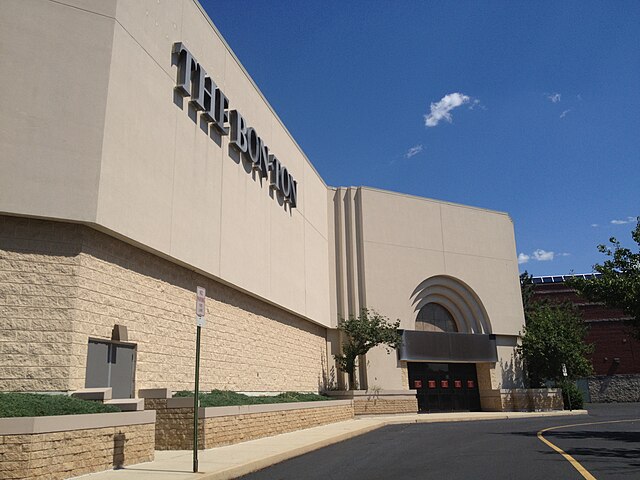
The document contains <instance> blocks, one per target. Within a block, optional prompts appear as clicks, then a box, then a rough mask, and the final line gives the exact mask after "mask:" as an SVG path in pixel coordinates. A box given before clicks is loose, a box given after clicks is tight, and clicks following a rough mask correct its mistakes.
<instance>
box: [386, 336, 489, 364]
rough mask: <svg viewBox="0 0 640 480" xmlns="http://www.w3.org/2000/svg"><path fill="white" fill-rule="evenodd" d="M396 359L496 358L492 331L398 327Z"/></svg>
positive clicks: (461, 360) (424, 360) (438, 360)
mask: <svg viewBox="0 0 640 480" xmlns="http://www.w3.org/2000/svg"><path fill="white" fill-rule="evenodd" d="M398 355H399V357H400V358H399V359H400V360H403V361H406V362H467V363H471V362H473V363H475V362H497V361H498V353H497V350H496V338H495V335H482V334H474V333H444V332H418V331H414V330H403V331H402V345H401V346H400V348H399V349H398Z"/></svg>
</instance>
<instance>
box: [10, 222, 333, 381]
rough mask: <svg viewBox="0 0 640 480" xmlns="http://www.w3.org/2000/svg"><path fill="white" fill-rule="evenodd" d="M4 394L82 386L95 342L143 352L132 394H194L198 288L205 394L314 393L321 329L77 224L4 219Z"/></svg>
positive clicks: (322, 360) (322, 347)
mask: <svg viewBox="0 0 640 480" xmlns="http://www.w3.org/2000/svg"><path fill="white" fill-rule="evenodd" d="M0 227H1V228H0V318H2V325H3V328H2V329H0V391H14V390H20V391H22V390H25V391H68V390H76V389H80V388H83V387H84V386H85V383H84V381H85V365H86V355H87V343H88V339H89V337H93V338H102V339H110V338H111V330H112V328H113V326H114V325H115V324H119V325H124V326H126V327H127V330H128V334H129V342H133V343H136V344H137V365H136V372H135V376H136V377H135V381H136V383H135V388H136V391H137V390H138V389H140V388H157V387H164V388H168V389H169V390H180V389H193V374H194V356H195V331H196V328H195V311H194V310H195V294H194V291H195V287H196V285H199V286H203V287H205V288H206V290H207V303H206V306H207V312H206V319H207V324H206V326H205V327H204V328H203V330H202V352H201V380H200V385H201V387H200V388H201V389H202V390H211V389H213V388H220V389H228V390H235V391H267V392H268V391H271V392H274V391H275V392H280V391H285V390H296V391H318V390H319V389H321V388H322V386H323V384H324V382H325V377H326V358H327V357H326V355H327V354H326V338H325V329H324V328H323V327H321V326H319V325H316V324H313V323H311V322H308V321H306V320H304V319H302V318H300V317H296V316H295V315H292V314H291V313H288V312H286V311H284V310H282V309H278V308H276V307H274V306H271V305H269V304H266V303H264V302H261V301H259V300H257V299H255V298H253V297H251V296H249V295H246V294H243V293H241V292H239V291H237V290H234V289H231V288H229V287H227V286H225V285H222V284H220V283H218V282H216V281H214V280H211V279H209V278H207V277H205V276H203V275H200V274H197V273H195V272H193V271H192V270H189V269H187V268H184V267H180V266H178V265H175V264H173V263H171V262H168V261H166V260H164V259H161V258H159V257H157V256H155V255H152V254H150V253H148V252H145V251H143V250H140V249H138V248H136V247H133V246H131V245H128V244H126V243H124V242H122V241H120V240H116V239H114V238H112V237H109V236H108V235H105V234H103V233H100V232H97V231H95V230H92V229H90V228H88V227H84V226H81V225H74V224H68V223H59V222H50V221H42V220H35V219H25V218H19V217H3V216H0Z"/></svg>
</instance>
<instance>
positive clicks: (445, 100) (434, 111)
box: [424, 92, 475, 127]
mask: <svg viewBox="0 0 640 480" xmlns="http://www.w3.org/2000/svg"><path fill="white" fill-rule="evenodd" d="M470 101H471V97H469V96H467V95H464V94H463V93H457V92H456V93H449V94H447V95H445V96H444V97H442V98H441V99H440V101H439V102H436V103H432V104H431V112H430V113H429V115H425V116H424V124H425V125H426V126H427V127H435V126H436V125H438V123H440V122H441V121H442V120H446V121H447V122H449V123H451V113H449V112H451V110H453V109H454V108H457V107H459V106H461V105H464V104H465V103H469V102H470ZM473 105H475V103H474V104H473ZM473 105H472V106H473Z"/></svg>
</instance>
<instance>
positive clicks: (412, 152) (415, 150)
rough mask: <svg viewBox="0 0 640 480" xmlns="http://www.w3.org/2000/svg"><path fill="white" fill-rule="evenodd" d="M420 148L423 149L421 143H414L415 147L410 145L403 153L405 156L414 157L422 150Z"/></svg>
mask: <svg viewBox="0 0 640 480" xmlns="http://www.w3.org/2000/svg"><path fill="white" fill-rule="evenodd" d="M422 150H423V148H422V144H420V145H416V146H415V147H411V148H410V149H409V150H407V153H405V154H404V156H405V158H411V157H415V156H416V155H418V154H419V153H420V152H422Z"/></svg>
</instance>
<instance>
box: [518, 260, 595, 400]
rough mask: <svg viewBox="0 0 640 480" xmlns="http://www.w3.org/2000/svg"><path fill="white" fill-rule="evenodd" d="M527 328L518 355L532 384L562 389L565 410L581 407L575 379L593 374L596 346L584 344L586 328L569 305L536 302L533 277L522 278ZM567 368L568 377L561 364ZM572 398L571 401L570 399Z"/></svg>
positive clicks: (580, 396)
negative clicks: (590, 357)
mask: <svg viewBox="0 0 640 480" xmlns="http://www.w3.org/2000/svg"><path fill="white" fill-rule="evenodd" d="M520 286H521V290H522V303H523V307H524V317H525V328H524V332H523V334H522V343H521V344H520V345H519V346H518V347H517V352H518V355H519V356H520V358H521V359H522V361H523V363H524V367H525V370H526V372H527V377H528V380H529V385H530V386H531V387H533V388H539V387H544V386H545V385H546V383H547V382H552V383H553V384H555V385H556V386H559V387H561V388H562V393H563V399H564V403H565V407H566V406H567V405H572V406H573V408H582V394H581V393H580V391H579V390H578V389H577V387H576V385H575V382H574V381H575V379H576V378H579V377H584V376H587V375H589V374H591V372H592V367H591V363H590V362H589V359H588V358H587V356H588V355H589V354H590V353H591V352H592V351H593V345H589V344H586V343H585V338H586V336H587V326H586V325H585V323H584V321H583V320H582V318H581V317H580V315H579V314H578V312H577V311H576V309H575V308H574V307H573V305H571V304H570V303H560V304H556V303H549V302H537V301H535V299H534V297H533V293H534V285H533V281H532V277H531V275H529V274H528V273H527V272H524V273H523V274H522V275H520ZM563 364H564V365H565V366H566V368H567V377H566V378H565V377H564V375H563V372H562V365H563ZM569 395H570V399H569Z"/></svg>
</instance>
